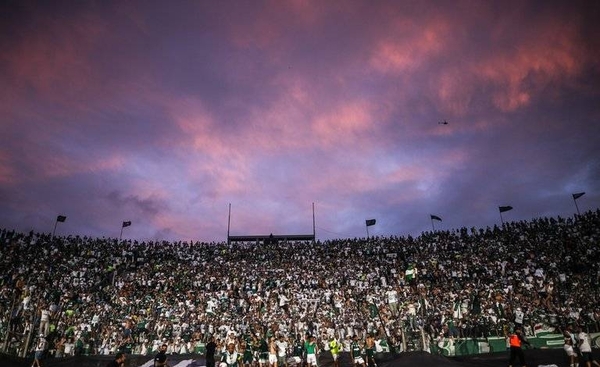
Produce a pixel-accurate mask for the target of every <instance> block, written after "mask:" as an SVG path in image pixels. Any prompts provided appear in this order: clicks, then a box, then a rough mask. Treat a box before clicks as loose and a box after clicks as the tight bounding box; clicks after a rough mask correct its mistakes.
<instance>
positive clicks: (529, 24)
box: [0, 0, 600, 241]
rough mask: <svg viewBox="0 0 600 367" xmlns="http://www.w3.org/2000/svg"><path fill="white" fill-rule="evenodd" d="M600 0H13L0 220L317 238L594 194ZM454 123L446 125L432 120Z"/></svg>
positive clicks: (132, 234)
mask: <svg viewBox="0 0 600 367" xmlns="http://www.w3.org/2000/svg"><path fill="white" fill-rule="evenodd" d="M599 20H600V2H598V1H524V0H519V1H477V0H472V1H441V0H440V1H419V0H414V1H370V0H369V1H367V0H364V1H346V0H344V1H337V0H331V1H329V0H327V1H322V0H315V1H293V0H290V1H287V0H283V1H282V0H273V1H250V0H248V1H245V0H239V1H114V2H113V1H31V2H30V1H17V0H8V1H2V2H0V44H1V45H2V51H1V52H0V113H1V120H0V228H6V229H15V230H18V231H29V230H34V231H38V232H47V233H51V232H52V231H53V229H54V225H55V221H56V217H57V215H65V216H66V217H67V220H66V221H65V222H64V223H59V224H58V226H57V229H56V234H57V235H88V236H94V237H119V235H120V231H121V224H122V222H123V221H131V222H132V225H131V226H130V227H127V228H125V229H124V231H123V238H127V239H136V240H186V241H189V240H201V241H224V240H226V236H227V221H228V207H229V204H231V208H232V211H231V234H232V235H247V234H269V233H273V234H309V233H312V230H313V227H312V225H313V222H312V204H313V203H314V207H315V221H316V236H317V239H321V240H325V239H331V238H352V237H365V236H366V227H365V220H366V219H376V220H377V223H376V224H375V225H374V226H370V227H369V234H370V235H380V236H390V235H402V236H405V235H413V236H415V235H419V234H420V233H421V232H423V231H430V230H431V229H432V225H431V221H430V215H431V214H434V215H437V216H439V217H441V218H442V221H441V222H435V227H436V229H439V230H452V229H456V228H460V227H469V228H470V227H477V228H479V227H483V228H485V227H487V226H494V225H498V224H500V215H499V210H498V207H499V206H503V205H510V206H512V207H513V208H514V209H513V210H511V211H508V212H505V213H502V215H503V219H504V221H505V222H507V221H519V220H530V219H533V218H538V217H546V216H548V217H556V216H562V217H569V216H573V214H574V213H575V212H576V207H575V204H574V201H573V197H572V194H573V193H577V192H585V193H586V194H585V195H584V196H582V197H580V198H579V199H577V204H578V206H579V209H580V211H581V212H584V211H589V210H596V209H597V208H598V207H600V193H599V189H600V124H599V122H600V21H599ZM443 121H447V124H440V122H443Z"/></svg>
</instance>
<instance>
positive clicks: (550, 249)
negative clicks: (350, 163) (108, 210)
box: [0, 210, 600, 357]
mask: <svg viewBox="0 0 600 367" xmlns="http://www.w3.org/2000/svg"><path fill="white" fill-rule="evenodd" d="M599 242H600V210H598V211H595V212H594V211H592V212H587V213H585V214H583V215H576V216H574V217H573V218H560V217H558V218H541V219H534V220H531V221H522V222H512V223H507V224H504V225H503V226H501V227H496V226H494V227H490V228H485V229H476V228H471V229H467V228H460V229H457V230H451V231H435V232H425V233H422V234H421V235H420V236H418V237H415V238H413V237H411V236H406V237H403V236H397V237H396V236H392V237H373V238H355V239H339V240H330V241H317V242H316V243H312V242H291V243H290V242H279V243H259V244H257V243H230V244H228V243H226V242H222V243H203V242H195V243H189V242H165V241H144V242H141V241H140V242H138V241H133V240H125V241H119V240H116V239H107V238H89V237H79V236H66V237H52V236H51V235H48V234H38V233H33V232H31V233H18V232H15V231H10V230H2V231H0V253H1V256H0V269H1V272H0V275H1V276H2V278H1V283H0V338H1V339H0V341H1V342H2V344H3V346H2V347H3V349H2V351H4V352H6V353H10V354H19V353H22V352H23V349H24V348H28V347H29V348H31V347H32V346H33V344H34V343H33V342H32V340H34V339H35V338H36V337H38V336H39V335H43V336H44V337H46V338H47V339H48V341H49V345H50V346H51V349H52V351H53V354H54V355H55V356H56V357H60V356H66V355H75V354H115V353H117V352H118V351H125V352H127V353H138V354H151V353H155V352H156V350H157V348H158V346H159V345H161V344H163V343H167V344H168V345H169V353H190V352H194V351H197V350H198V349H197V347H198V345H200V344H203V343H206V341H207V340H208V339H209V338H210V337H211V336H214V337H216V338H217V339H218V340H220V341H221V342H222V341H224V340H225V339H226V338H228V337H243V336H250V335H251V336H263V335H269V334H273V335H280V334H282V335H285V336H286V337H289V338H296V337H300V336H304V335H308V334H310V335H314V336H317V337H318V338H319V339H321V340H327V339H328V337H329V336H331V335H334V336H335V337H336V338H338V339H340V340H344V341H347V340H350V338H351V337H352V336H354V335H358V336H359V338H361V339H363V340H364V338H365V337H366V336H367V335H368V334H371V335H374V336H375V337H376V338H377V340H378V343H379V342H381V343H382V344H385V343H386V342H387V343H388V345H389V346H390V347H393V348H396V349H397V350H402V349H403V348H406V342H407V340H408V339H410V336H411V335H413V334H414V333H418V334H419V335H421V336H424V337H422V338H419V339H420V340H424V341H425V344H427V342H428V341H431V342H432V343H433V341H435V340H436V339H437V338H439V337H444V338H487V337H490V336H501V335H503V333H505V332H506V328H507V327H510V326H511V325H514V323H515V322H517V323H519V324H522V325H523V326H524V327H525V330H527V332H528V333H529V334H530V335H531V334H534V333H535V332H536V331H537V330H538V329H539V328H540V327H544V328H548V327H554V328H564V327H566V326H567V325H580V326H583V327H584V328H585V329H586V330H588V331H589V332H593V331H599V330H600V299H599V298H600V294H599V286H598V280H599V275H600V274H599V266H598V264H599V260H600V246H598V244H599ZM424 347H426V346H424V345H422V346H421V348H424Z"/></svg>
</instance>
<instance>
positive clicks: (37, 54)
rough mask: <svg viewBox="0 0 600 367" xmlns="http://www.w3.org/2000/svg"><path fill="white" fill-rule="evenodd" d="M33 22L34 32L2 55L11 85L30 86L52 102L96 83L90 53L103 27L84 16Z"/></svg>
mask: <svg viewBox="0 0 600 367" xmlns="http://www.w3.org/2000/svg"><path fill="white" fill-rule="evenodd" d="M35 19H36V21H37V22H38V23H39V24H38V26H37V27H36V31H35V32H30V33H24V34H22V35H21V36H22V40H21V41H20V42H19V43H17V44H16V46H15V47H14V48H12V49H9V50H8V51H7V52H6V53H5V57H4V58H5V61H6V63H7V67H8V70H7V71H8V75H10V76H11V78H10V79H11V82H12V84H13V86H14V87H17V88H21V89H23V88H27V87H33V88H34V89H35V90H36V91H37V92H38V93H40V94H42V95H44V97H45V98H48V99H51V100H58V101H60V100H62V98H64V97H65V96H68V97H70V98H75V99H77V97H78V96H79V95H80V94H81V93H82V92H84V91H86V90H87V89H89V88H90V87H91V86H93V85H95V84H97V82H99V80H97V79H96V78H95V75H97V72H96V70H95V69H94V63H93V59H92V58H91V55H90V53H91V51H92V50H93V49H94V47H95V44H96V42H97V41H98V40H99V39H101V38H102V37H104V36H106V31H107V29H106V25H105V24H104V22H102V21H100V20H99V19H97V18H95V17H92V16H89V15H86V14H82V15H81V16H80V17H78V18H76V19H75V20H73V21H70V22H59V21H58V20H56V19H51V18H41V17H35ZM100 84H101V83H100Z"/></svg>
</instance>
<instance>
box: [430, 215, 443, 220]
mask: <svg viewBox="0 0 600 367" xmlns="http://www.w3.org/2000/svg"><path fill="white" fill-rule="evenodd" d="M431 220H439V221H440V222H441V221H442V218H440V217H438V216H437V215H433V214H431Z"/></svg>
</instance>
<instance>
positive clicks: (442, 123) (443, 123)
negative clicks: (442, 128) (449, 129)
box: [438, 120, 448, 125]
mask: <svg viewBox="0 0 600 367" xmlns="http://www.w3.org/2000/svg"><path fill="white" fill-rule="evenodd" d="M438 125H448V121H446V120H444V121H440V122H438Z"/></svg>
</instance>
